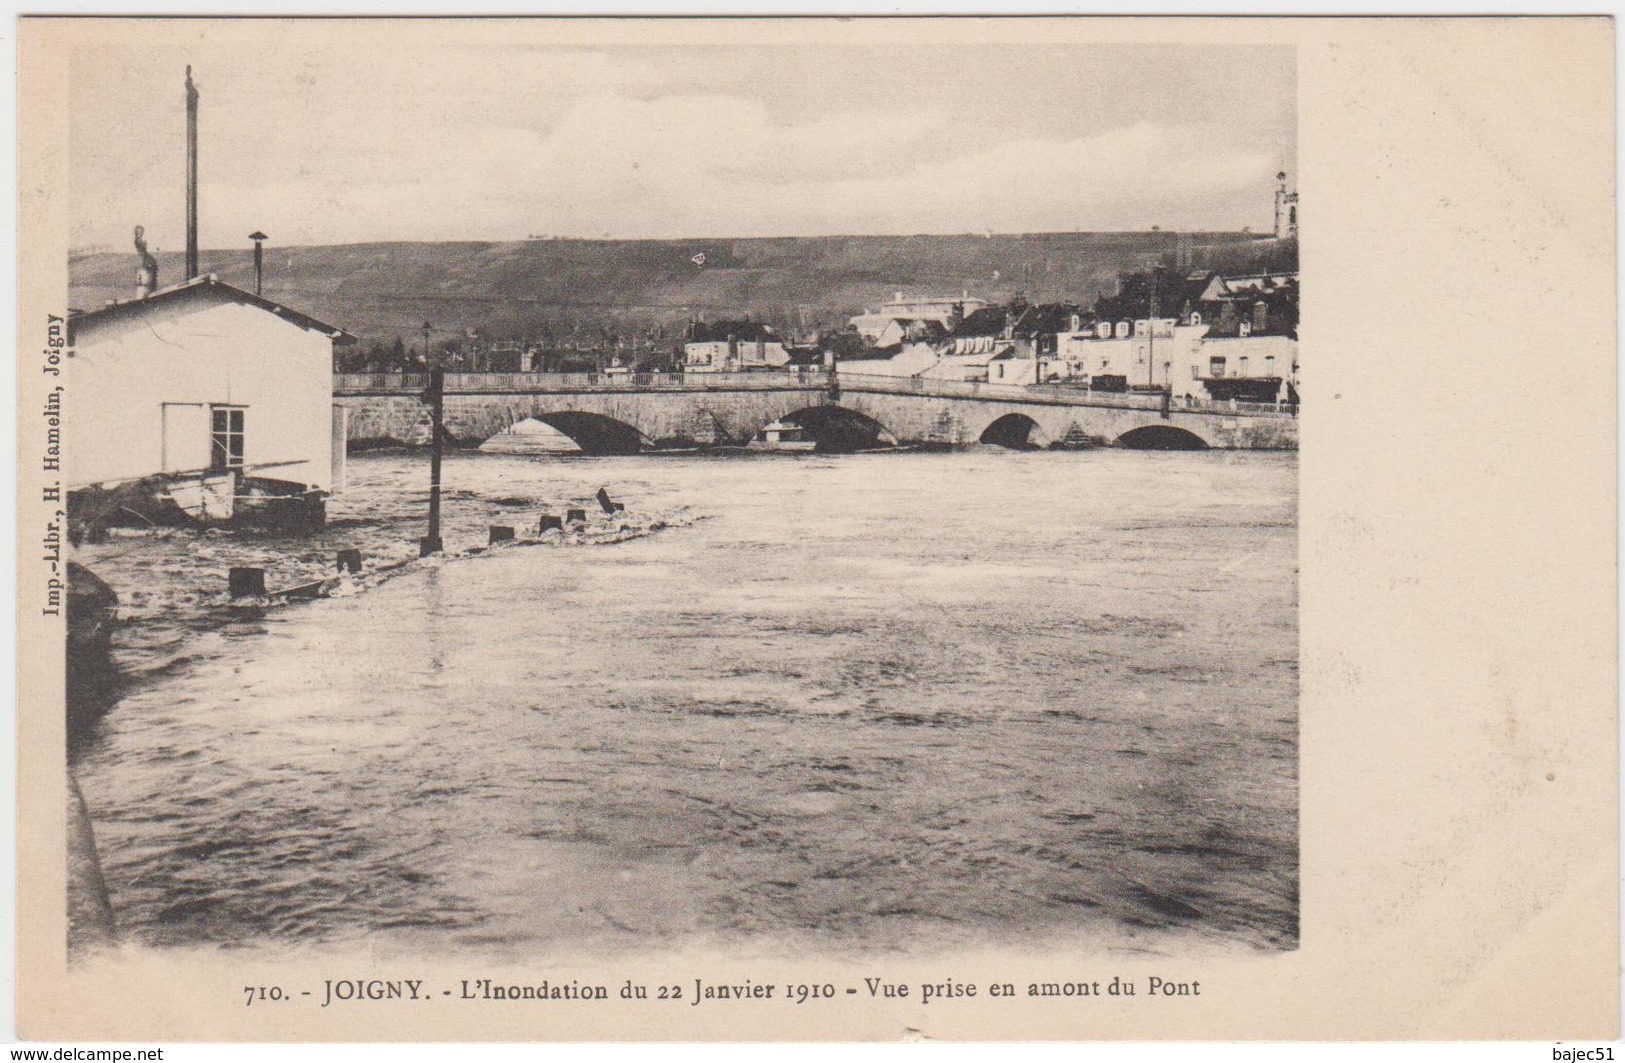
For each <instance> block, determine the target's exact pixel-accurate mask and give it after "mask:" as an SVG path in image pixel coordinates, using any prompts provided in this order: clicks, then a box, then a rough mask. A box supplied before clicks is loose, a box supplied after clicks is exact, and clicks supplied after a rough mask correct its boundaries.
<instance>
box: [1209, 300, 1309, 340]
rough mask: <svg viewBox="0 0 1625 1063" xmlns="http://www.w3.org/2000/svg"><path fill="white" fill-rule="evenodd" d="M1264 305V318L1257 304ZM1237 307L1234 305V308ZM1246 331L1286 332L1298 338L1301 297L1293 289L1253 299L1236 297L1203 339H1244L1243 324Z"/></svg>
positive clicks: (1270, 334)
mask: <svg viewBox="0 0 1625 1063" xmlns="http://www.w3.org/2000/svg"><path fill="white" fill-rule="evenodd" d="M1258 307H1263V314H1262V320H1260V314H1259V312H1258V310H1257V309H1256V308H1258ZM1232 308H1233V309H1232ZM1243 325H1246V326H1247V330H1246V335H1247V336H1249V337H1251V336H1285V337H1287V338H1289V339H1294V340H1295V339H1297V338H1298V301H1297V299H1296V298H1295V297H1294V295H1293V293H1290V292H1284V291H1283V292H1278V293H1270V294H1267V295H1260V296H1259V297H1257V298H1255V299H1251V300H1236V301H1232V302H1228V303H1226V304H1225V307H1224V312H1223V313H1221V314H1220V315H1219V317H1218V318H1217V319H1215V320H1214V321H1213V322H1212V324H1211V325H1209V327H1208V330H1207V331H1206V332H1204V333H1202V337H1203V339H1214V340H1222V339H1240V338H1242V335H1243V333H1242V326H1243Z"/></svg>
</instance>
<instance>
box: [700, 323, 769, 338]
mask: <svg viewBox="0 0 1625 1063" xmlns="http://www.w3.org/2000/svg"><path fill="white" fill-rule="evenodd" d="M778 339H779V334H778V333H776V332H774V331H773V327H772V326H771V325H764V324H762V323H761V322H760V321H717V322H713V323H712V324H709V325H707V324H706V323H705V322H703V321H696V322H694V323H693V324H692V325H690V326H689V335H688V340H687V342H689V343H724V342H727V341H728V340H738V341H739V342H741V343H754V342H756V341H757V340H762V341H764V342H771V341H776V340H778Z"/></svg>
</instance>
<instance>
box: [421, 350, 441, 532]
mask: <svg viewBox="0 0 1625 1063" xmlns="http://www.w3.org/2000/svg"><path fill="white" fill-rule="evenodd" d="M423 358H424V361H425V362H427V361H428V360H429V323H428V322H427V321H425V322H424V323H423ZM424 397H425V398H426V399H428V401H429V416H430V421H431V426H430V436H429V534H428V535H425V536H424V537H423V538H422V539H421V540H419V541H418V556H419V557H428V556H429V555H430V554H438V553H439V552H440V551H441V550H442V549H443V548H444V547H443V544H442V543H441V541H440V447H441V440H442V438H443V437H444V434H445V433H444V429H443V422H444V420H445V397H446V374H445V370H444V369H442V368H441V367H440V366H439V365H430V366H429V390H428V391H427V392H425V394H424Z"/></svg>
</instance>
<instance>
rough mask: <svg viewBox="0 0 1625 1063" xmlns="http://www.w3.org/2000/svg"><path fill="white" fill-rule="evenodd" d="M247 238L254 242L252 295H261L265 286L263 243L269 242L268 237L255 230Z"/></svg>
mask: <svg viewBox="0 0 1625 1063" xmlns="http://www.w3.org/2000/svg"><path fill="white" fill-rule="evenodd" d="M248 238H249V239H250V240H252V241H254V294H255V295H263V294H264V291H263V289H264V286H265V259H264V254H265V241H267V240H269V239H270V237H269V236H266V235H265V234H264V233H262V232H260V231H259V230H258V229H256V230H254V231H253V232H251V233H249V234H248Z"/></svg>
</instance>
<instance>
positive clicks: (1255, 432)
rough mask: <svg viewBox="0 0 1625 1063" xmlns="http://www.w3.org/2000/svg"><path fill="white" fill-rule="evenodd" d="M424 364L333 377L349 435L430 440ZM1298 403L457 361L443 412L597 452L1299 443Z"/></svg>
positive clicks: (464, 427)
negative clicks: (531, 427) (551, 431)
mask: <svg viewBox="0 0 1625 1063" xmlns="http://www.w3.org/2000/svg"><path fill="white" fill-rule="evenodd" d="M427 386H428V377H427V375H426V374H406V375H403V374H400V373H384V374H347V375H340V376H336V377H334V380H333V397H334V401H335V402H336V403H337V404H339V405H342V406H344V407H346V408H348V410H349V414H348V420H347V429H346V432H347V438H348V440H349V442H350V444H351V445H352V446H355V445H362V444H368V443H406V444H413V445H418V444H423V443H426V442H427V441H428V439H429V424H430V420H429V412H428V408H427V406H426V405H425V403H424V401H423V398H422V396H423V393H424V391H425V389H426V388H427ZM1294 414H1295V411H1291V410H1286V409H1282V408H1277V407H1274V406H1257V405H1249V404H1245V403H1243V404H1234V403H1227V404H1217V403H1207V404H1201V405H1187V404H1184V403H1179V402H1175V403H1172V404H1169V405H1166V406H1165V405H1164V401H1163V399H1162V397H1161V396H1160V395H1141V394H1122V393H1106V392H1089V391H1087V390H1084V389H1081V388H1071V387H1065V386H1061V385H1043V386H1038V387H1023V386H1017V385H1008V384H984V383H976V382H971V381H955V380H927V379H922V378H919V377H888V376H855V375H852V374H849V373H839V374H838V375H837V376H836V377H835V379H834V381H833V382H832V381H831V379H830V376H829V374H827V373H825V372H822V371H817V372H799V373H798V372H771V373H707V374H688V375H686V376H683V375H676V374H607V373H606V374H598V373H448V374H446V378H445V425H446V431H447V434H448V435H449V436H450V437H451V439H452V440H453V441H454V442H456V443H459V444H463V445H478V444H480V443H482V442H484V441H485V440H487V439H489V438H490V437H491V436H494V435H496V434H497V433H499V432H502V431H504V430H505V429H507V428H509V427H511V426H513V425H514V424H517V423H518V422H520V421H522V420H525V419H527V418H529V419H534V420H538V421H541V422H543V423H545V424H548V425H551V426H552V427H553V428H555V429H557V430H558V431H560V432H563V433H564V434H565V435H567V436H569V437H570V438H571V439H573V440H575V441H576V442H577V443H578V444H579V445H580V446H581V447H582V449H583V450H585V451H587V452H589V453H622V454H624V453H634V452H636V451H638V450H641V449H648V448H656V447H686V446H696V445H698V446H707V445H741V444H744V443H747V442H749V441H750V440H751V439H752V438H753V437H754V436H755V435H756V433H757V432H758V431H760V430H761V428H762V427H763V426H764V425H767V424H770V423H772V422H774V421H790V422H793V423H795V424H799V425H801V426H802V427H803V428H805V429H806V431H807V433H808V434H809V435H811V436H812V437H813V438H814V439H816V440H817V441H818V444H819V447H820V449H826V450H851V449H859V448H862V447H867V446H877V445H880V446H884V445H887V444H939V445H963V444H969V443H998V444H1002V445H1005V446H1011V447H1033V446H1039V447H1041V446H1049V445H1052V444H1060V443H1067V444H1073V445H1097V446H1106V445H1114V444H1115V445H1120V446H1126V447H1136V448H1145V449H1200V448H1205V447H1213V448H1220V449H1244V450H1293V449H1296V448H1297V445H1298V424H1297V419H1296V417H1295V415H1294Z"/></svg>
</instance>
